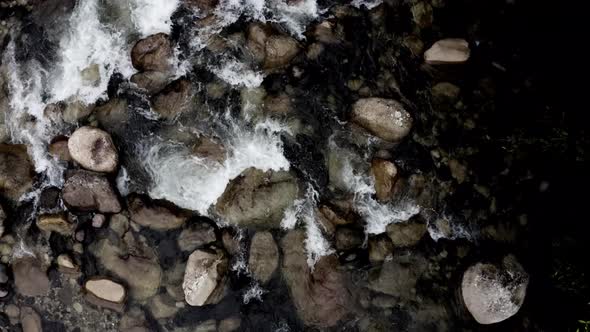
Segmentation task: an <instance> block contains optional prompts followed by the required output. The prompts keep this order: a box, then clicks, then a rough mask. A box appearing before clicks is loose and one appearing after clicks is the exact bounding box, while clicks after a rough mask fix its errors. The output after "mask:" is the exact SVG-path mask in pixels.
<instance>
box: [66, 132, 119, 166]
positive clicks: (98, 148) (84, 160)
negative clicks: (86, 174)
mask: <svg viewBox="0 0 590 332" xmlns="http://www.w3.org/2000/svg"><path fill="white" fill-rule="evenodd" d="M68 150H69V151H70V156H71V157H72V159H74V160H75V161H76V162H77V163H78V164H80V165H81V166H82V167H84V168H86V169H88V170H91V171H95V172H105V173H110V172H114V171H115V170H116V169H117V165H118V164H119V155H118V153H117V148H116V147H115V144H114V143H113V140H112V138H111V135H109V134H108V133H107V132H106V131H103V130H101V129H98V128H93V127H81V128H78V130H76V131H75V132H74V133H73V134H72V136H71V137H70V139H69V140H68Z"/></svg>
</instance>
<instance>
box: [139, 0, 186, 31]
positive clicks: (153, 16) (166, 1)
mask: <svg viewBox="0 0 590 332" xmlns="http://www.w3.org/2000/svg"><path fill="white" fill-rule="evenodd" d="M179 4H180V2H179V0H130V2H129V5H130V7H131V19H132V21H133V23H134V24H135V27H136V28H137V30H138V31H139V33H140V34H141V35H142V37H146V36H149V35H152V34H155V33H159V32H163V33H166V34H169V33H170V29H171V25H172V21H171V20H170V16H172V14H173V13H174V11H175V10H176V8H178V5H179Z"/></svg>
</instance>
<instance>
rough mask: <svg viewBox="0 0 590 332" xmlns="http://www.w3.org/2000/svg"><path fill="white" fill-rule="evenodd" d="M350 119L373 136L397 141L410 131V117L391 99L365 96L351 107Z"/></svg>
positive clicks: (400, 105)
mask: <svg viewBox="0 0 590 332" xmlns="http://www.w3.org/2000/svg"><path fill="white" fill-rule="evenodd" d="M352 121H353V122H354V123H356V124H358V125H359V126H361V127H363V128H365V129H366V130H368V131H369V132H371V133H372V134H374V135H375V136H377V137H379V138H382V139H384V140H386V141H390V142H398V141H400V140H402V139H403V138H404V137H406V136H407V135H408V134H409V133H410V129H411V128H412V117H411V116H410V114H409V113H408V112H407V111H406V110H405V109H404V107H403V106H402V104H400V103H399V102H397V101H395V100H392V99H384V98H365V99H360V100H358V101H357V102H356V103H355V104H354V105H353V107H352Z"/></svg>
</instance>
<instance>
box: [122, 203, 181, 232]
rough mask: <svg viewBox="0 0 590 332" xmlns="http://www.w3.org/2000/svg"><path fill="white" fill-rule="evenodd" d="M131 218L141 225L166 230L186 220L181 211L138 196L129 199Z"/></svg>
mask: <svg viewBox="0 0 590 332" xmlns="http://www.w3.org/2000/svg"><path fill="white" fill-rule="evenodd" d="M128 205H129V213H130V216H131V220H133V221H134V222H136V223H138V224H140V225H141V226H143V227H148V228H151V229H155V230H158V231H166V230H170V229H175V228H179V227H181V226H182V225H183V224H184V223H185V222H186V220H187V217H186V216H183V215H182V214H181V213H174V212H173V211H171V210H170V209H169V208H167V207H165V206H162V205H159V204H155V203H152V202H148V201H147V200H145V199H142V198H139V197H132V198H130V199H129V204H128Z"/></svg>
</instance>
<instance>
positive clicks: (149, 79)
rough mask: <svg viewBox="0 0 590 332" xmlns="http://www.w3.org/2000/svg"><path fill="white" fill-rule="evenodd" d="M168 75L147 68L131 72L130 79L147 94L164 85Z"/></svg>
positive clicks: (159, 89) (160, 88) (157, 90)
mask: <svg viewBox="0 0 590 332" xmlns="http://www.w3.org/2000/svg"><path fill="white" fill-rule="evenodd" d="M169 77H170V75H168V74H166V73H163V72H160V71H153V70H149V71H144V72H140V73H136V74H133V76H131V79H130V80H131V82H133V83H135V84H136V85H137V86H138V87H139V88H141V89H144V90H146V91H147V93H148V94H149V95H153V94H156V93H158V92H160V91H162V89H164V88H165V87H166V84H168V78H169Z"/></svg>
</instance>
